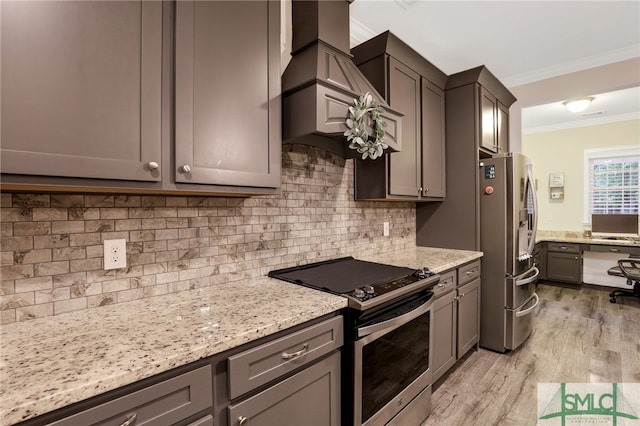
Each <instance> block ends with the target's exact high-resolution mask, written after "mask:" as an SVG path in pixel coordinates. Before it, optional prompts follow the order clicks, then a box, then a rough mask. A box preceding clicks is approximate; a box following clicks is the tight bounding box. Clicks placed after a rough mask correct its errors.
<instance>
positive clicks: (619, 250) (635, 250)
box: [589, 244, 640, 257]
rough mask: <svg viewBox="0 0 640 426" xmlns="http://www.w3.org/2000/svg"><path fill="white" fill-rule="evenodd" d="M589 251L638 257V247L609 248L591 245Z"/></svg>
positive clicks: (639, 253)
mask: <svg viewBox="0 0 640 426" xmlns="http://www.w3.org/2000/svg"><path fill="white" fill-rule="evenodd" d="M589 251H596V252H598V253H620V254H627V255H629V254H634V255H640V247H628V246H609V245H595V244H593V245H591V246H589ZM624 257H626V256H624Z"/></svg>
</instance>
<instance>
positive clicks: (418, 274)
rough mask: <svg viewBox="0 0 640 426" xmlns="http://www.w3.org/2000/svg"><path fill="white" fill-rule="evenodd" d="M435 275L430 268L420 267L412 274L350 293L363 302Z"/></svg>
mask: <svg viewBox="0 0 640 426" xmlns="http://www.w3.org/2000/svg"><path fill="white" fill-rule="evenodd" d="M435 275H436V274H435V273H433V272H431V271H430V270H429V269H428V268H423V269H418V270H416V271H415V272H414V273H413V274H411V275H407V276H405V277H402V278H398V279H396V280H393V281H388V282H384V283H378V284H373V285H366V286H364V287H361V288H356V289H355V290H353V291H352V292H350V293H349V294H348V295H349V296H351V297H353V298H355V299H357V300H359V301H361V302H365V301H367V300H370V299H373V298H375V297H378V296H382V295H385V294H387V293H391V292H392V291H396V290H398V289H401V288H403V287H406V286H409V285H411V284H414V283H416V282H418V281H422V280H426V279H427V278H430V277H433V276H435ZM435 284H436V282H434V285H435Z"/></svg>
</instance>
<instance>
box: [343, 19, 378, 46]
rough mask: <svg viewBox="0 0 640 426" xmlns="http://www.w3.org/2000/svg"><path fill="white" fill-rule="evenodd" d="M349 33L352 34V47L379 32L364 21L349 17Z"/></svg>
mask: <svg viewBox="0 0 640 426" xmlns="http://www.w3.org/2000/svg"><path fill="white" fill-rule="evenodd" d="M349 27H350V28H349V30H350V31H349V33H350V35H351V47H353V46H357V45H359V44H360V43H364V42H365V41H367V40H369V39H370V38H373V37H375V36H377V35H378V34H377V33H376V32H375V31H373V30H372V29H371V28H369V27H367V26H366V25H364V24H363V23H362V22H360V21H358V20H357V19H354V18H349Z"/></svg>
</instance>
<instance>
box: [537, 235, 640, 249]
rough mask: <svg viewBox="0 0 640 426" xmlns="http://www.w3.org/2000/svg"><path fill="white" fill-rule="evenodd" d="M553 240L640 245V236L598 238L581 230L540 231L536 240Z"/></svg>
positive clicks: (611, 244)
mask: <svg viewBox="0 0 640 426" xmlns="http://www.w3.org/2000/svg"><path fill="white" fill-rule="evenodd" d="M541 241H551V242H560V243H578V244H597V245H605V246H625V247H640V239H638V238H618V239H610V238H597V237H588V236H585V235H583V234H582V233H579V232H566V231H538V235H537V237H536V242H541Z"/></svg>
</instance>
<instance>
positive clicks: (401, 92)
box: [356, 58, 420, 197]
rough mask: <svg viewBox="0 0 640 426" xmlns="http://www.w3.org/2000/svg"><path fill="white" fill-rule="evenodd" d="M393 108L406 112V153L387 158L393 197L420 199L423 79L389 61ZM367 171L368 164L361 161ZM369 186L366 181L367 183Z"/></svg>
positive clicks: (403, 130)
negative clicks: (421, 95)
mask: <svg viewBox="0 0 640 426" xmlns="http://www.w3.org/2000/svg"><path fill="white" fill-rule="evenodd" d="M387 101H388V102H389V105H390V106H391V107H393V108H396V109H397V110H398V111H402V112H404V114H405V115H404V117H402V151H400V152H393V153H390V154H387V161H388V162H389V195H391V196H394V195H399V196H409V197H417V196H418V195H419V193H418V188H419V187H420V175H419V170H418V162H419V158H420V154H419V149H418V148H419V147H420V144H419V142H420V75H419V74H418V73H416V72H414V71H412V70H411V69H410V68H409V67H407V66H405V65H404V64H402V63H401V62H399V61H397V60H395V59H394V58H389V91H388V95H387ZM357 164H358V165H357V166H356V167H358V168H361V167H362V168H365V167H367V165H368V162H367V160H359V161H357ZM363 183H364V184H365V185H366V184H367V182H366V180H365V181H364V182H363Z"/></svg>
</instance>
